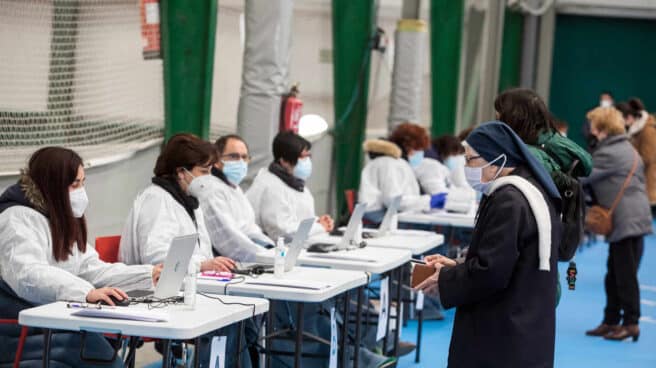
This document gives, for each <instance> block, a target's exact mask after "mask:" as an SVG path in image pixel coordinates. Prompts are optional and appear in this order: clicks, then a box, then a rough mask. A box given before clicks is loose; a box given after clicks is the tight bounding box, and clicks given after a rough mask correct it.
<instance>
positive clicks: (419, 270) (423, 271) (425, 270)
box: [410, 263, 435, 288]
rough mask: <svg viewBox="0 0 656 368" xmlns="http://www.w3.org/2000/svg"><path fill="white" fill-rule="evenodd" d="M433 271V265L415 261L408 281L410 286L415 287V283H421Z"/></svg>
mask: <svg viewBox="0 0 656 368" xmlns="http://www.w3.org/2000/svg"><path fill="white" fill-rule="evenodd" d="M434 273H435V267H433V266H427V265H425V264H420V263H416V264H415V265H414V267H413V268H412V278H411V281H410V286H411V287H413V288H415V287H417V285H419V284H421V283H422V282H423V281H424V280H426V279H427V278H429V277H430V276H431V275H432V274H434Z"/></svg>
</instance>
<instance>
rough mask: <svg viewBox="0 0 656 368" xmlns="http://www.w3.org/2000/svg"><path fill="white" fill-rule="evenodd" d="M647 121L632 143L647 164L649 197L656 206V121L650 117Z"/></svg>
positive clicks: (633, 136)
mask: <svg viewBox="0 0 656 368" xmlns="http://www.w3.org/2000/svg"><path fill="white" fill-rule="evenodd" d="M646 120H647V121H646V122H645V123H644V127H642V129H640V130H639V131H638V132H636V133H635V134H633V135H632V136H631V143H633V146H634V147H635V148H636V150H637V151H638V153H639V154H640V157H641V158H642V161H644V163H645V178H646V183H647V196H648V197H649V202H650V203H651V204H652V205H656V119H654V116H653V115H648V117H647V118H646ZM636 123H638V122H636Z"/></svg>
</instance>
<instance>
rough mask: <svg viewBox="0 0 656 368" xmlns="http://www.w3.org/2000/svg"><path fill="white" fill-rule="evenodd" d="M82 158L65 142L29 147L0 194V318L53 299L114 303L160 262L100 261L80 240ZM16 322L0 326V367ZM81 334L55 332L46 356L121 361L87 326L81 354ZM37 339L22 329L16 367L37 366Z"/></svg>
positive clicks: (12, 343) (66, 361)
mask: <svg viewBox="0 0 656 368" xmlns="http://www.w3.org/2000/svg"><path fill="white" fill-rule="evenodd" d="M83 166H84V165H83V163H82V159H81V158H80V156H79V155H78V154H77V153H75V152H74V151H72V150H70V149H65V148H61V147H45V148H42V149H39V150H38V151H36V152H35V153H34V154H33V155H32V157H31V158H30V160H29V164H28V167H27V169H26V170H25V171H24V172H23V173H22V175H21V176H20V179H19V181H18V183H17V184H14V185H12V186H10V187H9V188H7V190H6V191H5V192H4V193H3V194H2V196H0V253H2V255H3V256H2V257H0V278H1V280H0V319H17V318H18V312H19V311H20V310H22V309H25V308H29V307H31V306H35V305H39V304H47V303H52V302H55V301H74V302H88V303H99V302H105V303H107V304H113V303H114V302H113V300H112V299H111V298H115V299H116V300H122V299H123V298H126V297H127V295H126V294H125V291H132V290H138V289H150V288H152V287H153V285H154V283H155V281H156V280H157V279H158V278H159V273H160V271H161V266H155V267H153V266H151V265H146V266H141V265H138V266H126V265H125V264H122V263H105V262H103V261H101V260H100V259H99V258H98V253H96V251H95V249H94V248H93V247H92V246H91V245H89V244H88V243H87V225H86V219H85V216H84V213H85V211H86V208H87V205H88V198H87V195H86V191H85V188H84V187H85V172H84V168H83ZM19 330H20V327H19V326H8V325H0V366H5V364H6V365H7V366H9V363H10V362H12V361H13V359H14V354H15V352H16V348H17V345H18V333H19ZM81 340H82V339H81V336H80V334H79V333H76V332H58V331H57V332H55V333H54V334H53V335H52V339H51V349H50V363H51V364H52V365H53V366H54V365H56V366H60V365H62V366H67V367H81V366H85V367H89V366H104V367H122V366H123V364H122V362H121V359H120V358H117V359H114V360H111V357H112V356H113V354H114V348H113V347H112V346H111V345H110V344H109V342H108V340H107V339H105V338H104V337H103V336H102V335H100V334H96V333H87V334H86V337H85V345H86V347H85V355H86V356H88V357H89V358H95V359H99V360H110V361H109V362H108V363H107V364H103V365H95V364H90V363H89V362H83V361H82V360H81V358H80V344H81V342H82V341H81ZM43 343H44V338H43V334H42V332H41V331H40V330H34V329H30V330H29V335H28V337H27V340H26V343H25V346H24V348H23V354H22V357H21V366H24V365H25V366H27V365H29V364H32V365H34V366H37V365H39V366H40V365H41V360H42V356H43V345H44V344H43Z"/></svg>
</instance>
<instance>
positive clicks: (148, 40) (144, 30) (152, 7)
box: [139, 0, 162, 59]
mask: <svg viewBox="0 0 656 368" xmlns="http://www.w3.org/2000/svg"><path fill="white" fill-rule="evenodd" d="M139 8H140V11H141V39H142V41H143V58H144V59H160V58H161V57H162V54H161V49H160V28H159V24H160V21H159V0H140V1H139Z"/></svg>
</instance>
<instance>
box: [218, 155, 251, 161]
mask: <svg viewBox="0 0 656 368" xmlns="http://www.w3.org/2000/svg"><path fill="white" fill-rule="evenodd" d="M221 158H227V159H228V161H237V160H240V159H241V160H244V161H246V162H249V161H250V160H251V156H249V155H247V154H244V155H240V154H239V153H226V154H225V155H223V156H221Z"/></svg>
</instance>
